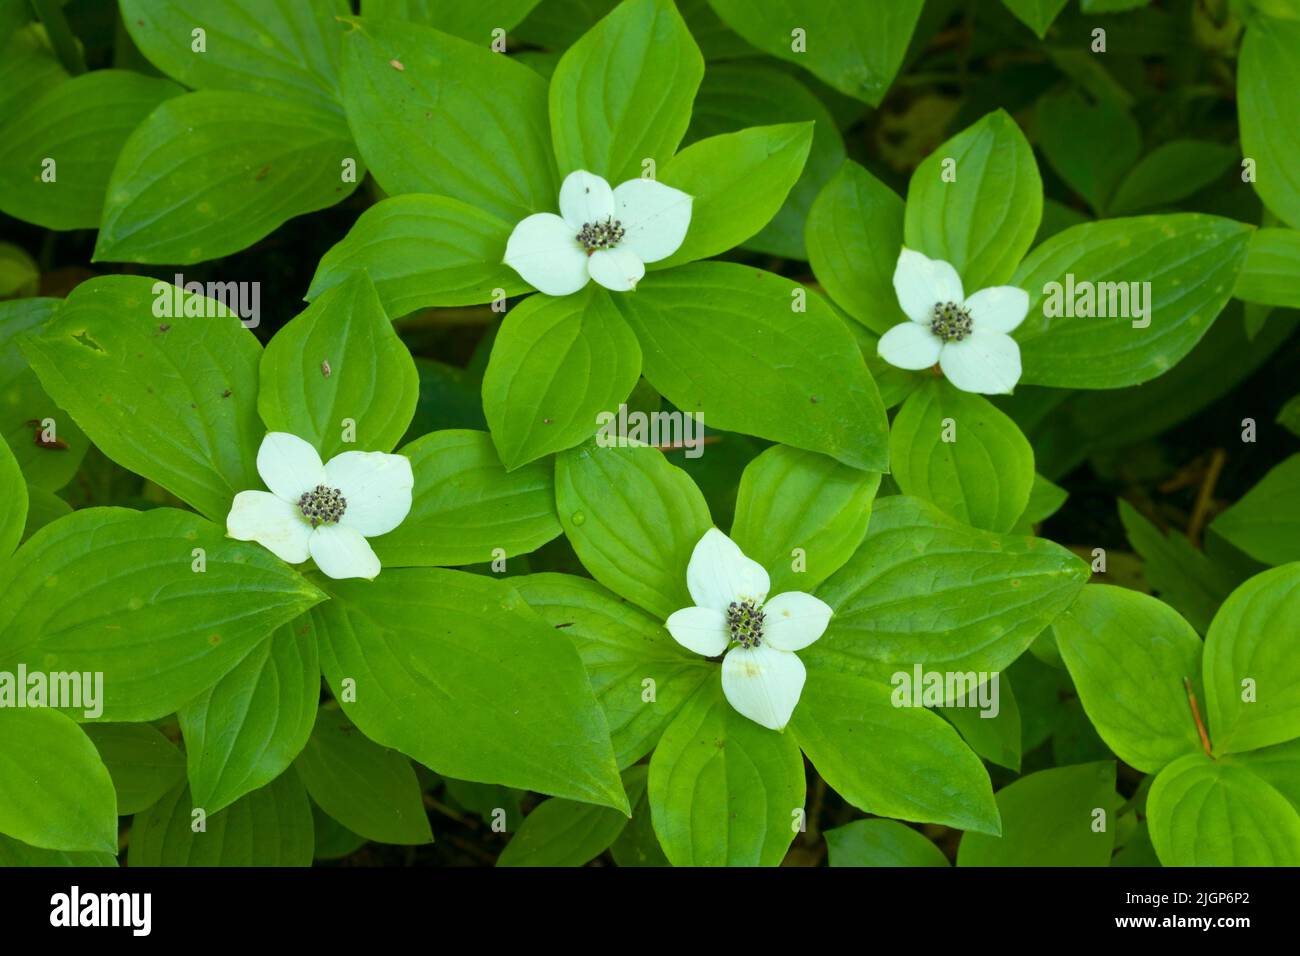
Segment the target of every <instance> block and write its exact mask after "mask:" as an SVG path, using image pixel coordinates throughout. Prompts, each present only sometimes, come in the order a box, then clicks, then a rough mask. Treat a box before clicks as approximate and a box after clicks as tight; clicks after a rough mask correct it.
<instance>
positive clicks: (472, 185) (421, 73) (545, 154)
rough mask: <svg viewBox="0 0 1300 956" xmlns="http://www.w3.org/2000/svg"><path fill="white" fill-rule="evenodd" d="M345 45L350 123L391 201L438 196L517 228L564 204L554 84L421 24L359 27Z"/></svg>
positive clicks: (484, 45) (484, 46)
mask: <svg viewBox="0 0 1300 956" xmlns="http://www.w3.org/2000/svg"><path fill="white" fill-rule="evenodd" d="M352 27H353V29H352V30H351V31H350V32H349V33H348V34H347V35H346V37H345V38H344V42H343V48H344V51H343V102H344V105H345V106H346V107H347V112H348V124H349V125H350V126H351V128H352V132H353V135H354V136H355V137H356V142H357V146H358V147H359V148H360V149H361V155H362V156H364V157H365V158H366V163H367V165H369V166H370V171H371V173H372V174H373V175H374V177H375V179H376V181H377V182H378V183H379V185H380V186H382V187H383V189H384V192H386V193H388V194H389V195H397V194H399V193H437V194H440V195H444V196H450V197H452V198H453V199H459V200H461V201H463V202H466V203H468V204H470V205H471V206H476V207H478V208H479V209H482V210H484V211H486V212H488V213H490V214H492V215H493V216H497V217H499V218H501V219H504V220H506V221H508V222H510V223H511V224H512V226H513V224H514V223H516V222H518V221H519V220H520V219H523V218H524V217H525V216H527V215H529V214H530V213H534V212H539V211H546V210H550V211H554V209H555V206H556V201H557V198H558V196H559V186H558V185H557V180H556V176H555V167H554V165H553V164H552V162H551V145H550V133H549V130H548V129H547V121H546V81H545V80H543V79H542V78H541V77H540V76H538V75H537V74H536V73H535V72H533V71H532V70H530V69H529V68H528V67H526V66H524V65H522V64H520V63H515V62H512V61H511V59H510V58H509V57H504V56H501V55H500V54H499V53H493V52H492V50H491V49H490V48H489V46H488V42H487V40H486V39H485V40H483V41H482V42H479V43H467V42H466V41H464V40H461V39H458V38H456V37H453V36H448V35H447V34H445V33H440V32H439V31H437V30H433V29H430V28H429V27H425V26H422V25H417V24H411V23H404V22H401V21H393V20H369V19H366V20H354V21H352Z"/></svg>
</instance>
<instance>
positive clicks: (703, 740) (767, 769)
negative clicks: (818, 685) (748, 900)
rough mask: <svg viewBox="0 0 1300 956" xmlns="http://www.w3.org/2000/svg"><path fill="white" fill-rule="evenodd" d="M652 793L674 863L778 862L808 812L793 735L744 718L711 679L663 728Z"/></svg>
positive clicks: (666, 850)
mask: <svg viewBox="0 0 1300 956" xmlns="http://www.w3.org/2000/svg"><path fill="white" fill-rule="evenodd" d="M796 713H797V711H796ZM649 792H650V811H651V814H652V817H653V820H654V828H655V833H657V834H658V835H659V843H660V845H661V846H662V847H663V850H664V853H665V854H666V855H667V856H668V859H669V860H670V861H671V862H672V864H673V866H776V865H778V864H779V863H780V862H781V860H782V858H783V857H784V856H785V852H786V850H787V849H789V847H790V844H791V842H793V840H794V837H795V834H796V833H797V832H798V829H799V823H800V820H801V818H802V816H803V807H804V796H805V787H804V770H803V758H802V757H800V755H799V745H798V744H797V743H795V738H794V735H793V734H784V733H777V732H776V731H773V730H768V729H767V728H765V727H761V726H759V725H758V724H756V723H754V722H753V721H752V720H749V719H748V718H745V717H742V716H740V714H738V713H736V711H735V710H733V709H732V707H731V705H730V704H729V703H727V700H726V698H725V697H723V696H722V683H721V681H720V680H719V679H716V678H710V679H709V680H708V681H707V682H706V683H705V684H704V685H703V686H702V687H701V688H700V689H699V691H697V692H696V694H695V696H694V697H692V698H691V699H690V700H689V701H687V703H686V705H685V706H684V707H682V709H681V710H680V711H679V712H678V714H677V717H676V719H674V720H673V722H672V724H670V725H669V727H668V729H667V730H666V731H664V736H663V739H662V740H660V741H659V746H658V747H657V748H656V749H655V752H654V756H653V757H651V758H650V790H649Z"/></svg>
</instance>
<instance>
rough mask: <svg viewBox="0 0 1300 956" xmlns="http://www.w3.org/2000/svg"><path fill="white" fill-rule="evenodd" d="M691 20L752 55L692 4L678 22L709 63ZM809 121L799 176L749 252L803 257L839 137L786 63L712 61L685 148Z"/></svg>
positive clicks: (834, 165)
mask: <svg viewBox="0 0 1300 956" xmlns="http://www.w3.org/2000/svg"><path fill="white" fill-rule="evenodd" d="M696 15H698V16H708V17H710V18H712V19H713V22H714V23H715V24H716V28H717V33H718V35H719V37H720V39H721V40H722V42H728V41H730V42H733V43H734V44H736V45H737V46H738V47H740V48H743V49H744V50H746V51H749V47H748V44H746V43H745V42H744V41H743V40H741V39H740V38H739V37H737V36H736V35H735V34H734V33H732V32H731V31H730V30H728V29H727V28H726V27H724V26H722V24H721V22H720V21H718V20H717V18H716V17H713V16H712V13H711V11H710V10H709V7H708V5H707V4H706V3H705V0H694V2H693V4H692V5H691V6H689V7H687V8H686V10H685V12H684V13H683V16H684V17H685V18H686V22H687V24H689V25H690V26H691V32H692V33H693V34H694V35H695V39H696V40H697V41H698V42H699V43H700V44H701V45H702V47H704V48H705V50H704V52H705V58H706V59H710V60H711V59H712V58H711V57H710V56H709V51H708V49H707V44H708V39H709V38H708V37H707V36H705V35H703V34H701V32H700V29H699V27H698V25H697V24H696V23H695V22H694V21H693V16H696ZM809 121H812V122H813V124H814V127H813V137H812V145H811V148H810V150H809V152H808V161H807V162H806V163H805V164H804V167H803V172H802V173H800V174H799V179H798V180H797V181H796V182H795V184H794V186H793V187H792V188H791V189H790V195H789V196H787V197H786V200H785V204H784V205H782V206H781V208H780V210H779V211H778V212H777V214H776V215H775V216H774V217H773V218H772V221H771V222H769V223H768V224H767V225H766V226H764V227H763V228H762V229H761V230H759V232H758V233H757V234H756V235H754V236H752V237H750V238H749V239H748V240H747V241H746V242H745V248H746V249H752V250H754V251H756V252H765V253H768V254H769V255H776V256H781V257H782V258H786V259H807V258H808V255H807V252H806V251H805V249H804V227H805V224H806V222H807V219H808V210H809V209H810V208H811V207H812V204H813V200H814V199H816V198H817V194H818V193H819V192H820V191H821V189H822V187H823V186H825V185H826V183H827V182H829V181H830V179H831V177H833V176H834V175H835V173H836V172H837V171H838V170H839V168H840V166H841V165H843V163H844V157H845V151H844V138H843V137H842V136H841V135H840V131H839V127H838V126H837V125H836V122H835V116H834V114H832V113H831V111H830V110H829V109H827V108H826V106H825V105H823V104H822V101H821V100H819V99H818V98H817V97H816V96H814V95H813V94H812V92H810V91H809V89H808V87H806V86H805V85H804V84H803V83H801V82H800V81H799V78H798V77H796V76H795V75H793V74H792V72H791V71H790V70H789V69H787V68H786V67H784V66H783V65H781V64H778V63H775V62H773V61H771V60H764V59H760V58H750V59H745V60H737V61H732V62H726V63H718V62H710V63H709V68H708V70H706V71H705V74H704V82H703V83H702V84H701V85H700V92H699V94H698V95H697V96H696V97H695V106H694V108H693V109H692V110H691V125H690V127H689V128H688V129H687V131H686V142H688V143H694V142H696V141H698V140H701V139H703V138H704V137H706V136H716V135H718V134H720V133H734V132H736V131H738V130H744V129H748V128H749V127H753V126H767V125H770V124H775V123H806V122H809ZM697 208H698V207H697ZM900 222H901V214H900ZM688 238H689V237H688Z"/></svg>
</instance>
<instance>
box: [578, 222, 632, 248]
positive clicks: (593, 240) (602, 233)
mask: <svg viewBox="0 0 1300 956" xmlns="http://www.w3.org/2000/svg"><path fill="white" fill-rule="evenodd" d="M626 232H627V230H626V229H624V228H623V224H622V223H621V222H619V221H618V220H617V219H615V218H613V217H612V216H611V217H610V218H608V219H604V220H599V221H597V222H584V223H583V224H582V229H580V230H579V231H578V244H579V245H581V246H582V248H584V249H586V250H587V255H591V254H592V253H593V252H596V251H598V250H600V249H613V248H614V247H615V246H616V245H618V243H619V240H620V239H622V238H623V235H624V234H625V233H626Z"/></svg>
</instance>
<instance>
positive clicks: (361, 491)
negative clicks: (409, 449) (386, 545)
mask: <svg viewBox="0 0 1300 956" xmlns="http://www.w3.org/2000/svg"><path fill="white" fill-rule="evenodd" d="M325 484H327V485H328V486H329V487H331V488H337V489H338V490H339V492H340V493H341V494H342V495H343V498H344V500H345V501H347V508H346V509H345V510H344V512H343V517H342V518H341V519H340V520H339V524H341V525H343V526H344V527H348V528H355V529H356V530H357V531H359V532H360V533H361V534H363V535H365V536H366V537H367V538H373V537H374V536H375V535H378V534H387V533H388V532H389V531H392V530H393V529H394V528H396V527H397V526H398V525H399V524H401V523H402V521H403V520H404V519H405V518H406V516H407V515H408V514H410V512H411V488H412V487H414V485H415V476H414V475H413V474H412V473H411V461H410V459H409V458H407V457H406V456H405V455H385V454H384V453H383V452H379V451H345V452H344V453H343V454H341V455H335V456H334V457H333V458H331V459H330V460H329V462H328V463H327V464H326V465H325Z"/></svg>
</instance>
